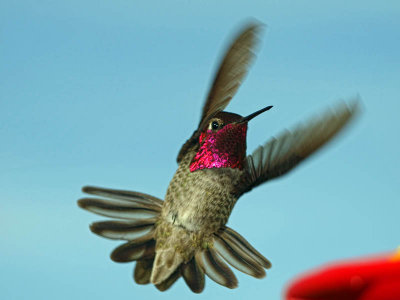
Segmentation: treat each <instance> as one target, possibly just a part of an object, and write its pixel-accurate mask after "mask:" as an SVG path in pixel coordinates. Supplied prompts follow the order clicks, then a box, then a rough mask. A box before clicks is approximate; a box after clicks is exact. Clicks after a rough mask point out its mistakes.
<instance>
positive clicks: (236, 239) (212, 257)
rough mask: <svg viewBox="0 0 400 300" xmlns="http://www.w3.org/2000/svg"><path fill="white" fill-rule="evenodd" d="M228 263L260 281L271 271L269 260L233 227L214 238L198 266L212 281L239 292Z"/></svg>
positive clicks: (200, 255)
mask: <svg viewBox="0 0 400 300" xmlns="http://www.w3.org/2000/svg"><path fill="white" fill-rule="evenodd" d="M224 261H226V262H227V263H228V264H230V265H231V266H232V267H234V268H236V269H237V270H239V271H241V272H243V273H246V274H248V275H251V276H253V277H256V278H263V277H265V275H266V273H265V270H264V269H269V268H270V267H271V263H270V262H269V260H268V259H266V258H265V257H264V256H263V255H262V254H260V253H259V252H258V251H257V250H255V249H254V248H253V247H252V246H251V245H250V244H249V242H247V241H246V239H245V238H244V237H242V236H241V235H240V234H239V233H237V232H236V231H234V230H233V229H231V228H229V227H224V228H222V229H221V230H220V231H219V232H217V233H215V234H214V237H213V246H212V247H208V248H206V249H202V250H200V251H198V252H197V253H196V255H195V262H196V263H197V264H198V265H199V266H200V268H201V270H202V271H203V272H204V273H205V274H206V275H207V276H208V277H210V278H211V279H212V280H213V281H215V282H217V283H219V284H221V285H223V286H226V287H228V288H231V289H232V288H236V287H237V286H238V281H237V279H236V277H235V275H234V274H233V272H232V271H231V269H230V268H229V266H228V265H227V264H226V263H225V262H224ZM198 276H201V275H198ZM203 276H204V275H203Z"/></svg>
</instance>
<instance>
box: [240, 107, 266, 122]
mask: <svg viewBox="0 0 400 300" xmlns="http://www.w3.org/2000/svg"><path fill="white" fill-rule="evenodd" d="M271 108H272V105H269V106H267V107H264V108H262V109H260V110H257V111H256V112H253V113H252V114H250V115H248V116H247V117H243V118H241V119H240V120H239V121H238V122H237V123H239V124H240V123H246V122H248V121H250V120H251V119H253V118H254V117H257V116H258V115H259V114H262V113H263V112H265V111H267V110H270V109H271Z"/></svg>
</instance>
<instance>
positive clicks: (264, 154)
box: [78, 24, 356, 293]
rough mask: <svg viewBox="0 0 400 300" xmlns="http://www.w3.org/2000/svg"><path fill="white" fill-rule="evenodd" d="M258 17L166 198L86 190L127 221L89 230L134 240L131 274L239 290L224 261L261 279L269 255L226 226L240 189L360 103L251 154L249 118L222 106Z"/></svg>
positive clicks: (277, 169) (243, 64)
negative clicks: (206, 279)
mask: <svg viewBox="0 0 400 300" xmlns="http://www.w3.org/2000/svg"><path fill="white" fill-rule="evenodd" d="M258 30H259V25H257V24H253V25H249V26H247V27H246V28H245V29H244V30H243V31H242V32H241V33H240V34H239V35H238V37H237V38H236V39H235V40H234V42H233V43H232V45H231V47H230V48H229V49H228V51H227V53H226V55H225V57H224V59H223V61H222V63H221V65H220V67H219V69H218V72H217V75H216V77H215V79H214V82H213V84H212V87H211V89H210V92H209V94H208V97H207V100H206V102H205V105H204V107H203V113H202V117H201V120H200V123H199V126H198V128H197V129H196V130H195V131H194V133H193V135H192V136H191V138H189V139H188V140H187V142H186V143H185V144H184V145H183V146H182V149H181V151H180V153H179V155H178V159H177V161H178V164H179V166H178V170H177V171H176V173H175V175H174V177H173V178H172V180H171V182H170V184H169V187H168V190H167V193H166V196H165V201H162V200H160V199H158V198H155V197H153V196H150V195H147V194H142V193H138V192H129V191H119V190H110V189H103V188H97V187H85V188H83V191H84V192H86V193H88V194H92V195H96V196H100V197H101V198H84V199H81V200H79V202H78V204H79V205H80V206H81V207H82V208H85V209H87V210H90V211H92V212H95V213H97V214H101V215H105V216H108V217H112V218H118V219H122V221H103V222H96V223H94V224H92V225H91V230H92V231H93V232H94V233H96V234H99V235H101V236H104V237H107V238H111V239H122V240H126V241H127V242H126V243H125V244H123V245H121V246H119V247H117V248H116V249H115V250H114V251H113V253H112V254H111V258H112V259H113V260H115V261H118V262H129V261H135V260H136V261H137V264H136V267H135V273H134V278H135V281H136V282H137V283H139V284H147V283H153V284H155V285H156V287H157V288H158V289H160V290H166V289H168V288H169V287H170V286H171V285H172V284H173V283H174V282H175V281H176V280H177V279H178V278H179V277H181V276H182V277H183V278H184V280H185V281H186V283H187V284H188V286H189V287H190V288H191V290H192V291H194V292H196V293H199V292H201V291H202V290H203V288H204V275H205V274H206V275H207V276H208V277H210V278H211V279H213V280H214V281H216V282H217V283H219V284H221V285H224V286H227V287H229V288H234V287H236V286H237V280H236V277H235V276H234V274H233V273H232V271H231V270H230V268H229V267H228V266H227V265H226V264H225V262H224V261H226V262H228V263H229V264H230V265H232V266H233V267H235V268H236V269H238V270H240V271H242V272H244V273H247V274H249V275H251V276H254V277H256V278H262V277H264V276H265V270H264V269H265V268H269V267H270V263H269V261H268V260H267V259H266V258H265V257H264V256H262V255H261V254H260V253H259V252H258V251H257V250H255V249H254V248H253V247H252V246H251V245H250V244H249V243H248V242H247V241H246V240H245V239H244V238H243V237H242V236H240V235H239V234H238V233H237V232H235V231H234V230H232V229H231V228H229V227H227V226H226V223H227V222H228V219H229V216H230V214H231V212H232V209H233V207H234V205H235V203H236V201H237V200H238V199H239V197H240V196H241V195H242V194H244V193H246V192H248V191H249V190H251V189H252V188H253V187H256V186H258V185H260V184H262V183H264V182H266V181H268V180H271V179H273V178H276V177H279V176H281V175H283V174H285V173H287V172H288V171H290V170H291V169H292V168H294V167H295V166H296V165H297V164H298V163H300V162H301V161H302V160H304V159H305V158H307V157H308V156H309V155H310V154H312V153H313V152H314V151H316V150H317V149H318V148H319V147H321V146H322V145H323V144H325V143H326V142H327V141H329V140H330V139H331V138H332V137H333V136H334V135H335V134H336V133H337V132H339V131H340V130H341V129H342V128H343V127H344V125H345V124H346V123H347V122H348V121H349V120H350V119H351V117H352V116H353V115H354V112H355V111H356V104H355V103H353V104H351V105H350V106H348V105H346V104H340V105H338V106H337V107H336V108H335V109H334V110H330V111H327V112H326V113H325V114H323V115H322V116H321V117H319V118H314V119H312V120H311V121H309V122H308V123H307V124H305V125H300V126H298V127H297V128H296V129H295V130H293V131H287V130H286V131H284V132H283V133H282V134H281V135H279V136H278V137H277V138H272V139H271V140H270V141H269V142H267V143H266V144H265V145H264V146H261V147H259V148H257V149H256V150H255V151H254V152H253V153H252V154H251V155H247V156H246V133H247V124H248V121H249V120H250V119H252V118H253V117H255V116H256V115H258V114H260V113H262V112H264V111H266V110H268V109H270V108H271V107H270V106H269V107H266V108H264V109H262V110H260V111H258V112H256V113H254V114H251V115H249V116H248V117H241V116H240V115H237V114H233V113H228V112H224V111H223V109H224V108H225V107H226V106H227V105H228V103H229V101H230V100H231V99H232V97H233V95H234V94H235V93H236V91H237V89H238V87H239V85H240V83H241V82H242V81H243V79H244V76H245V75H246V73H247V69H248V66H249V64H250V62H251V60H252V57H253V48H254V46H255V43H256V34H257V31H258Z"/></svg>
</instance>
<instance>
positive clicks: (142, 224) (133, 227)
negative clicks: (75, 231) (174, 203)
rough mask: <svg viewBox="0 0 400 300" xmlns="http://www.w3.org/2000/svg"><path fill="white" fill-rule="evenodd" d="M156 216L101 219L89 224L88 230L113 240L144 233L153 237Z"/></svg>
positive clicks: (135, 237) (129, 238)
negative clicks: (114, 219) (119, 219)
mask: <svg viewBox="0 0 400 300" xmlns="http://www.w3.org/2000/svg"><path fill="white" fill-rule="evenodd" d="M156 220H157V219H156V218H150V219H138V220H130V221H101V222H95V223H93V224H91V225H90V230H91V231H92V232H93V233H95V234H97V235H100V236H102V237H105V238H109V239H113V240H127V241H131V240H136V239H139V238H142V237H143V236H145V235H148V236H150V237H153V234H154V224H155V223H156Z"/></svg>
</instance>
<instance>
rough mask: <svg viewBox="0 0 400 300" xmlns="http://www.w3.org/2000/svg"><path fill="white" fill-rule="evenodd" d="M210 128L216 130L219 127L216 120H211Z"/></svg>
mask: <svg viewBox="0 0 400 300" xmlns="http://www.w3.org/2000/svg"><path fill="white" fill-rule="evenodd" d="M211 128H212V130H217V129H218V128H219V123H218V122H217V121H213V122H212V123H211Z"/></svg>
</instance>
